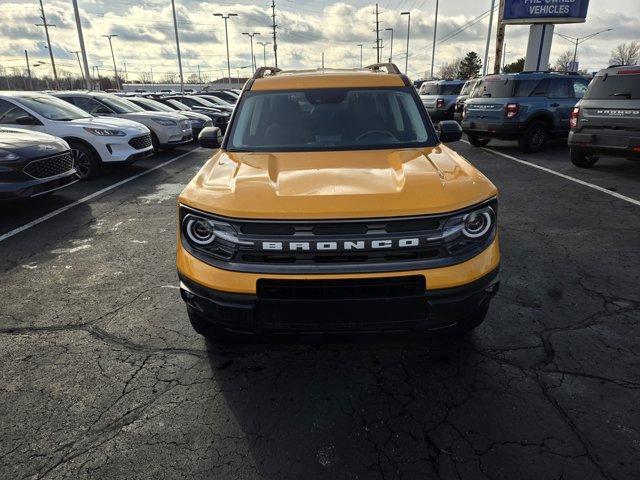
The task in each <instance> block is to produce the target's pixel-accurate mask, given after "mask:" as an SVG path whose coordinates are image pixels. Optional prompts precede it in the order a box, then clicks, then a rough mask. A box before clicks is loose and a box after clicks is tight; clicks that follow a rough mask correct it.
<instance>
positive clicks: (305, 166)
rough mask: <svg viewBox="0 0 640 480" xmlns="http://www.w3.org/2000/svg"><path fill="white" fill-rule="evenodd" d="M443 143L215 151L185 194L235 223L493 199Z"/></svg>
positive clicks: (427, 210)
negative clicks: (412, 146) (416, 146)
mask: <svg viewBox="0 0 640 480" xmlns="http://www.w3.org/2000/svg"><path fill="white" fill-rule="evenodd" d="M496 193H497V190H496V188H495V187H494V186H493V184H492V183H491V182H490V181H489V180H488V179H487V178H486V177H485V176H484V175H482V174H481V173H480V172H479V171H478V170H476V169H475V168H474V167H473V166H472V165H471V164H470V163H468V162H467V161H466V160H464V159H463V158H462V157H460V156H459V155H458V154H457V153H455V152H453V151H452V150H450V149H449V148H447V147H445V146H442V145H440V146H437V147H432V148H426V149H402V150H367V151H349V152H345V151H340V152H295V153H294V152H287V153H233V152H224V151H218V152H217V153H216V154H215V155H214V156H213V158H212V159H211V160H209V161H208V162H207V163H206V164H205V165H204V167H202V169H201V170H200V172H198V174H197V175H196V177H195V178H194V179H193V180H192V181H191V182H190V183H189V185H188V186H187V188H186V189H185V190H184V191H183V192H182V194H181V196H180V202H181V203H183V204H185V205H189V206H191V207H193V208H196V209H199V210H203V211H207V212H211V213H216V214H218V215H222V216H227V217H234V218H267V219H269V218H273V219H314V218H323V219H333V218H335V219H338V218H375V217H388V216H408V215H424V214H433V213H445V212H450V211H454V210H458V209H461V208H464V207H467V206H469V205H473V204H476V203H480V202H482V201H484V200H486V199H488V198H491V197H492V196H494V195H496Z"/></svg>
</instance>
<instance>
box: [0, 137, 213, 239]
mask: <svg viewBox="0 0 640 480" xmlns="http://www.w3.org/2000/svg"><path fill="white" fill-rule="evenodd" d="M198 150H201V148H200V147H198V148H194V149H193V150H190V151H188V152H185V153H183V154H180V155H178V156H177V157H173V158H170V159H169V160H167V161H165V162H162V163H161V164H159V165H156V166H155V167H151V168H150V169H149V170H145V171H144V172H140V173H137V174H136V175H133V176H132V177H129V178H125V179H124V180H120V181H119V182H117V183H114V184H113V185H109V186H108V187H105V188H103V189H101V190H98V191H97V192H93V193H92V194H91V195H87V196H86V197H83V198H81V199H80V200H76V201H75V202H73V203H70V204H69V205H65V206H64V207H60V208H58V209H57V210H54V211H53V212H50V213H47V214H46V215H44V216H42V217H40V218H36V219H35V220H33V221H31V222H29V223H25V224H24V225H22V226H20V227H18V228H16V229H14V230H11V231H10V232H7V233H5V234H3V235H0V242H3V241H5V240H7V239H8V238H11V237H13V236H14V235H17V234H19V233H22V232H24V231H25V230H29V229H30V228H31V227H35V226H36V225H38V224H40V223H42V222H46V221H47V220H49V219H51V218H53V217H56V216H58V215H60V214H61V213H64V212H66V211H67V210H71V209H72V208H74V207H77V206H78V205H82V204H83V203H87V202H88V201H90V200H93V199H94V198H96V197H99V196H100V195H102V194H104V193H107V192H109V191H111V190H113V189H115V188H118V187H121V186H122V185H124V184H126V183H129V182H132V181H133V180H137V179H138V178H140V177H143V176H145V175H146V174H148V173H151V172H154V171H156V170H158V169H159V168H162V167H165V166H167V165H169V164H170V163H173V162H175V161H176V160H180V159H181V158H183V157H186V156H187V155H190V154H191V153H193V152H196V151H198Z"/></svg>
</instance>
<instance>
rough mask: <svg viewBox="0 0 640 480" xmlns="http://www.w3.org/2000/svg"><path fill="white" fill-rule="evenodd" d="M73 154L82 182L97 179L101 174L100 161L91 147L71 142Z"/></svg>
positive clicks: (74, 163)
mask: <svg viewBox="0 0 640 480" xmlns="http://www.w3.org/2000/svg"><path fill="white" fill-rule="evenodd" d="M69 146H70V147H71V154H72V155H73V165H74V167H76V172H77V173H78V177H80V180H88V179H90V178H94V177H96V176H97V175H98V174H99V173H100V159H99V158H98V155H96V153H95V152H94V151H93V150H92V149H91V148H89V147H87V146H86V145H85V144H83V143H79V142H73V141H71V142H69Z"/></svg>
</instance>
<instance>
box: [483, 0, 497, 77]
mask: <svg viewBox="0 0 640 480" xmlns="http://www.w3.org/2000/svg"><path fill="white" fill-rule="evenodd" d="M495 8H496V0H491V13H490V14H489V30H488V32H487V46H486V47H485V49H484V64H483V65H482V75H483V76H484V75H486V74H487V71H488V64H489V47H490V46H491V29H492V28H493V11H494V10H495Z"/></svg>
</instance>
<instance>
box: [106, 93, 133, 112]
mask: <svg viewBox="0 0 640 480" xmlns="http://www.w3.org/2000/svg"><path fill="white" fill-rule="evenodd" d="M98 100H100V101H101V102H102V103H104V104H105V105H107V106H108V107H110V108H111V109H112V110H113V111H114V112H116V113H136V112H144V109H143V108H142V107H139V106H138V105H136V104H135V103H133V102H130V101H129V100H126V99H124V98H120V97H115V96H114V97H107V96H104V97H98Z"/></svg>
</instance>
